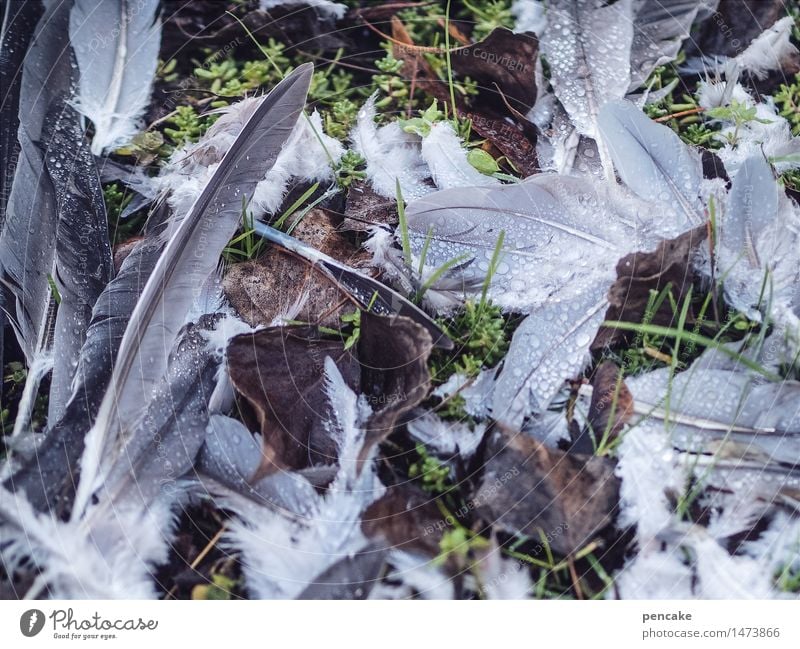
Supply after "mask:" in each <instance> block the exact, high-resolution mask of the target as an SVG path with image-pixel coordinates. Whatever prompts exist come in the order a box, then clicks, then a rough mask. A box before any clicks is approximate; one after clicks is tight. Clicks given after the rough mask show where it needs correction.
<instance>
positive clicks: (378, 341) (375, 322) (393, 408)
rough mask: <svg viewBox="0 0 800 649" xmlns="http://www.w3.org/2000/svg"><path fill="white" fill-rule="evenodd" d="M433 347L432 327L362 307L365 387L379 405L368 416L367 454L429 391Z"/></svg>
mask: <svg viewBox="0 0 800 649" xmlns="http://www.w3.org/2000/svg"><path fill="white" fill-rule="evenodd" d="M431 349H433V341H432V339H431V335H430V333H428V331H427V330H426V329H425V328H424V327H422V326H421V325H418V324H417V323H416V322H414V321H413V320H411V319H410V318H405V317H402V316H396V317H384V316H377V315H374V314H371V313H363V312H362V314H361V337H360V339H359V342H358V358H359V362H360V363H361V391H362V392H363V393H364V394H365V395H366V397H367V400H368V402H369V403H370V405H371V406H372V409H373V411H374V414H373V415H372V417H370V419H369V421H368V422H367V439H366V442H365V444H364V449H363V450H362V453H361V455H362V458H363V457H364V456H365V455H366V454H367V452H368V450H369V448H370V447H371V446H372V445H373V444H375V443H377V442H380V441H381V440H382V439H384V438H385V437H387V436H388V435H389V434H391V432H392V431H393V430H394V427H395V426H396V425H397V423H398V421H399V420H400V418H401V417H402V416H403V415H404V414H405V413H407V412H408V411H409V410H411V409H412V408H414V407H415V406H417V405H418V404H419V403H420V402H422V400H423V399H425V397H426V396H427V395H428V391H429V389H430V380H431V377H430V373H429V372H428V357H429V356H430V353H431Z"/></svg>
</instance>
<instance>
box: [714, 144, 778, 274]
mask: <svg viewBox="0 0 800 649" xmlns="http://www.w3.org/2000/svg"><path fill="white" fill-rule="evenodd" d="M777 214H778V184H777V183H776V182H775V176H774V174H773V173H772V167H771V166H770V164H769V163H768V162H767V161H766V159H765V158H764V156H763V155H757V156H753V157H750V158H747V160H745V161H744V162H743V163H742V166H741V167H740V168H739V171H738V172H737V173H736V176H734V178H733V182H732V184H731V191H730V194H728V210H727V213H726V214H725V219H724V221H723V223H722V227H721V233H720V241H721V243H722V244H723V245H724V246H726V247H727V248H729V249H730V250H732V251H734V252H737V253H742V254H744V257H745V258H746V259H747V260H748V261H749V263H750V265H751V266H752V267H753V268H758V267H759V266H760V265H761V261H760V260H759V255H758V251H757V249H756V241H757V239H758V236H759V235H760V234H761V233H762V232H763V231H764V229H765V228H766V227H768V226H769V225H770V224H771V223H772V222H773V221H774V220H775V218H776V216H777ZM770 261H772V260H770V259H764V262H770Z"/></svg>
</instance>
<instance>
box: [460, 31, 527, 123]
mask: <svg viewBox="0 0 800 649" xmlns="http://www.w3.org/2000/svg"><path fill="white" fill-rule="evenodd" d="M538 51H539V40H538V39H537V38H536V36H535V35H534V34H531V33H527V32H525V33H521V34H515V33H514V32H512V31H511V30H510V29H506V28H505V27H498V28H497V29H495V30H493V31H492V33H491V34H489V35H488V36H487V37H486V38H484V39H483V40H482V41H480V42H478V43H475V44H474V45H469V46H467V47H460V48H457V49H455V50H453V52H452V53H451V55H450V61H451V64H452V66H453V70H454V71H455V72H456V73H457V74H458V75H460V76H461V77H469V78H470V79H472V80H473V81H475V82H477V84H478V89H479V91H480V93H481V94H480V104H481V105H483V104H485V103H486V102H489V103H490V104H491V105H492V106H493V107H494V109H495V110H496V111H497V112H499V113H502V112H503V111H504V107H505V105H506V102H508V103H509V104H510V105H511V107H512V108H513V109H514V110H515V111H518V112H519V113H523V114H524V113H527V112H528V111H529V110H530V109H531V108H533V104H534V103H535V102H536V82H535V80H534V73H535V69H534V68H535V66H536V54H537V53H538ZM501 93H502V94H501Z"/></svg>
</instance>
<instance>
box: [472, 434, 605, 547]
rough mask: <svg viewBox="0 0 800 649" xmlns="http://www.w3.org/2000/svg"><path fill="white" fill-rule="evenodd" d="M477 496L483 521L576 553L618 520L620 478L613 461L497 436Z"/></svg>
mask: <svg viewBox="0 0 800 649" xmlns="http://www.w3.org/2000/svg"><path fill="white" fill-rule="evenodd" d="M486 458H487V460H486V468H485V474H484V477H483V481H482V483H481V485H480V488H479V489H478V491H477V493H476V494H475V496H474V501H475V502H476V503H477V504H478V513H479V514H480V515H481V516H482V518H483V520H485V521H486V522H487V523H490V524H492V525H494V526H495V528H499V529H501V530H503V531H506V532H508V533H510V534H522V535H526V536H530V537H532V538H533V539H535V540H539V538H540V534H542V535H544V537H545V538H547V539H548V542H549V544H550V547H551V548H552V549H553V551H554V552H557V553H558V554H561V555H571V554H573V553H575V552H577V551H578V550H580V549H581V548H582V547H583V546H585V545H586V544H587V543H589V542H590V541H592V540H593V539H594V538H595V537H596V536H597V535H598V534H599V533H600V532H601V531H602V530H603V528H604V527H606V526H607V525H609V523H611V522H612V521H613V518H614V511H615V509H616V506H617V501H618V498H619V480H618V479H617V478H616V477H615V476H614V466H613V463H612V462H610V461H608V460H606V459H603V458H599V457H591V456H586V455H577V454H576V455H571V454H568V453H565V452H563V451H559V450H557V449H548V448H547V447H546V446H544V445H543V444H541V443H540V442H537V441H536V440H535V439H533V438H532V437H528V436H527V435H525V434H523V433H513V432H511V431H508V430H502V431H498V432H496V433H495V434H494V435H493V436H492V437H491V438H490V439H489V443H488V445H487V449H486Z"/></svg>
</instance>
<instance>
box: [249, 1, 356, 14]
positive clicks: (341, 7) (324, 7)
mask: <svg viewBox="0 0 800 649" xmlns="http://www.w3.org/2000/svg"><path fill="white" fill-rule="evenodd" d="M291 5H295V6H296V5H308V6H309V7H312V8H313V9H315V10H316V11H318V12H319V13H320V16H321V17H322V18H328V17H331V18H343V17H344V15H345V14H346V13H347V5H346V4H344V3H342V2H333V1H332V0H259V6H260V7H261V9H262V10H264V11H269V10H270V9H275V8H276V7H284V6H291Z"/></svg>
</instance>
